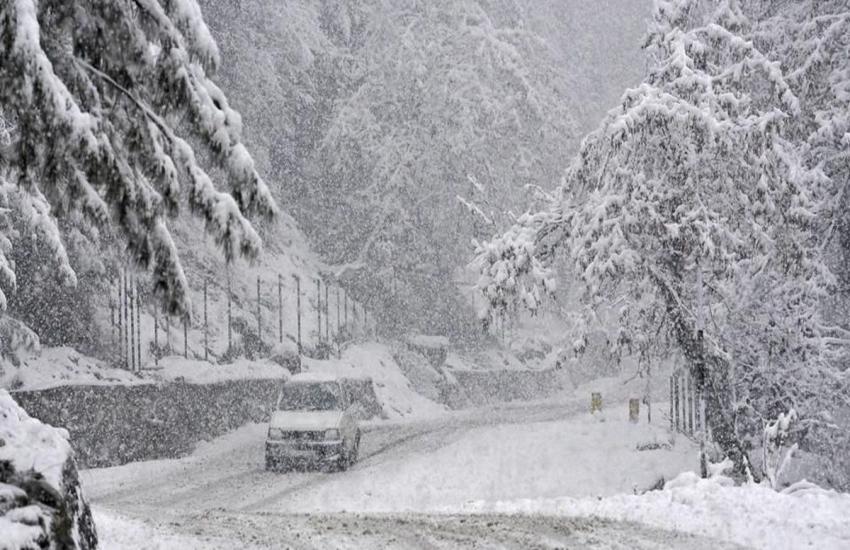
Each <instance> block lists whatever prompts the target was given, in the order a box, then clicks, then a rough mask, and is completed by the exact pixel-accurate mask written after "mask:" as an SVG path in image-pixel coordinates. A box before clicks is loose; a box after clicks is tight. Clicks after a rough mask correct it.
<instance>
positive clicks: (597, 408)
mask: <svg viewBox="0 0 850 550" xmlns="http://www.w3.org/2000/svg"><path fill="white" fill-rule="evenodd" d="M590 412H591V414H592V413H595V412H602V394H601V393H599V392H593V393H591V394H590Z"/></svg>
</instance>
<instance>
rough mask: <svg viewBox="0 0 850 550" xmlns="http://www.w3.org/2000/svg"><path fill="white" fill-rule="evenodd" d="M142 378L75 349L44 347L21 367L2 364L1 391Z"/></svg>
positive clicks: (126, 382) (138, 382) (118, 381)
mask: <svg viewBox="0 0 850 550" xmlns="http://www.w3.org/2000/svg"><path fill="white" fill-rule="evenodd" d="M144 382H145V381H144V380H142V379H141V378H140V377H139V376H137V375H135V374H133V373H131V372H129V371H126V370H123V369H114V368H111V367H109V366H107V365H106V364H105V363H103V362H102V361H98V360H97V359H94V358H91V357H86V356H85V355H82V354H80V353H79V352H77V351H75V350H74V349H72V348H68V347H58V348H43V349H42V350H41V353H40V354H33V355H30V356H29V357H27V358H25V359H24V360H23V361H22V363H21V365H20V366H19V367H15V366H13V365H11V364H9V363H7V362H3V361H0V388H6V389H10V390H15V389H27V390H38V389H44V388H52V387H55V386H68V385H103V384H140V383H144Z"/></svg>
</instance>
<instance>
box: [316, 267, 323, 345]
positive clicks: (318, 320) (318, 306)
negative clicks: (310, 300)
mask: <svg viewBox="0 0 850 550" xmlns="http://www.w3.org/2000/svg"><path fill="white" fill-rule="evenodd" d="M316 316H317V317H316V337H317V338H318V339H319V340H318V342H316V345H317V346H320V345H322V280H321V279H316Z"/></svg>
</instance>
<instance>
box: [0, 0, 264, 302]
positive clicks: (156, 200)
mask: <svg viewBox="0 0 850 550" xmlns="http://www.w3.org/2000/svg"><path fill="white" fill-rule="evenodd" d="M218 65H219V53H218V49H217V47H216V45H215V43H214V41H213V40H212V38H211V36H210V33H209V31H208V29H207V27H206V25H205V24H204V22H203V19H202V17H201V12H200V9H199V8H198V6H197V4H196V2H195V0H71V1H67V0H41V1H38V2H36V1H35V0H12V1H10V2H4V3H3V4H2V5H0V111H2V113H3V114H4V116H5V120H6V123H7V124H9V125H10V126H11V127H12V128H13V131H11V132H7V133H6V136H7V137H6V138H5V139H6V142H5V144H4V145H3V146H2V149H0V153H2V154H0V178H2V180H0V189H2V192H0V201H2V202H3V206H4V207H5V208H6V209H7V214H8V209H9V208H14V209H15V210H16V214H17V216H18V217H19V219H20V220H21V221H22V223H23V224H24V226H25V227H26V230H27V231H28V232H30V233H32V234H33V235H37V236H38V238H39V240H40V241H41V242H42V243H43V246H45V247H46V249H47V250H49V251H50V255H51V257H52V261H53V262H55V264H56V265H57V266H58V271H59V273H61V275H62V278H63V279H64V280H65V281H66V282H67V283H71V284H73V283H74V282H75V280H76V274H75V273H74V271H73V269H72V268H71V263H70V261H69V259H68V254H67V252H66V248H65V245H64V243H63V242H62V239H61V238H60V231H59V230H58V226H57V221H56V220H57V218H62V219H76V218H79V219H80V220H81V221H82V223H86V224H94V225H95V226H98V227H103V228H109V229H110V230H111V231H113V232H114V234H115V235H116V237H117V238H118V239H119V240H120V242H122V243H123V245H124V246H125V247H126V250H127V253H128V255H129V257H130V258H131V260H132V261H133V262H135V263H136V264H137V265H138V266H140V267H142V268H146V269H149V270H150V272H151V274H152V278H153V282H154V288H155V290H156V291H157V293H158V294H159V295H160V296H161V297H162V298H163V300H164V301H165V303H166V304H167V305H168V306H169V308H170V309H171V310H172V311H174V312H183V311H186V310H187V306H188V298H187V286H186V280H185V277H184V275H183V271H182V267H181V265H180V261H179V258H178V254H177V250H176V248H175V246H174V243H173V240H172V237H171V234H170V230H169V223H170V220H173V219H174V218H176V217H177V216H178V215H179V213H180V212H181V210H183V209H184V208H185V206H186V205H188V207H189V208H190V210H191V211H192V212H193V213H194V214H195V215H197V216H200V217H201V218H202V219H203V220H204V221H205V224H206V229H207V231H208V232H209V233H210V235H212V237H213V238H214V239H215V241H216V243H217V244H219V245H220V246H221V249H222V251H223V252H224V254H225V257H226V258H227V259H228V260H231V259H233V258H235V257H236V256H238V255H242V256H246V257H249V258H251V257H254V256H256V255H257V254H258V253H259V251H260V247H261V242H260V239H259V237H258V235H257V233H256V232H255V230H254V229H253V227H252V226H251V224H250V222H249V221H248V220H247V219H246V217H245V216H246V215H249V214H259V215H262V216H266V217H270V216H272V215H273V214H274V213H275V211H276V206H275V203H274V201H273V199H272V197H271V195H270V193H269V191H268V189H267V188H266V185H265V184H264V182H263V181H262V179H261V178H260V177H259V176H258V174H257V172H256V170H255V168H254V163H253V160H252V159H251V157H250V155H249V154H248V152H247V150H246V149H245V147H244V146H243V145H242V142H241V133H242V123H241V119H240V117H239V115H238V113H236V112H235V111H234V110H232V109H231V108H230V106H229V105H228V101H227V98H226V97H225V95H224V94H223V93H222V91H221V90H220V89H219V88H218V87H217V86H216V85H215V84H214V83H213V82H212V80H211V79H210V77H211V75H213V74H214V73H215V70H216V68H217V67H218ZM190 139H191V140H193V143H195V144H196V146H195V147H193V146H192V145H190V142H189V141H188V140H190ZM199 157H201V158H206V157H209V159H210V161H209V162H208V163H206V164H207V165H208V168H207V169H205V168H204V167H203V165H202V163H201V162H200V160H199ZM212 168H215V169H220V171H221V173H223V174H224V175H225V177H226V178H227V180H228V186H227V191H221V190H219V189H217V188H216V186H215V185H214V184H213V181H212V178H211V177H210V175H209V174H208V171H209V170H210V169H212ZM1 214H3V211H0V215H1ZM12 230H13V228H12V224H10V223H8V220H6V221H5V222H3V223H2V224H1V225H0V231H5V233H4V234H2V235H0V237H2V238H0V305H2V306H5V302H6V298H5V292H9V291H10V290H12V291H13V290H14V289H15V287H16V278H15V272H14V266H13V265H12V263H11V262H10V261H9V253H10V247H11V243H12V238H11V237H12V235H10V233H9V232H10V231H12Z"/></svg>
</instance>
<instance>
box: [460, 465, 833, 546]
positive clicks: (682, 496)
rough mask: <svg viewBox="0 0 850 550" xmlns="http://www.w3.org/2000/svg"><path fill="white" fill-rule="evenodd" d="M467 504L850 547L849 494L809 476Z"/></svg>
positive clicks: (728, 537) (753, 542) (689, 479)
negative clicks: (777, 486)
mask: <svg viewBox="0 0 850 550" xmlns="http://www.w3.org/2000/svg"><path fill="white" fill-rule="evenodd" d="M462 511H463V512H472V513H508V514H517V513H520V514H546V515H558V516H568V517H576V516H578V517H600V518H608V519H614V520H622V521H631V522H637V523H643V524H647V525H651V526H653V527H658V528H661V529H667V530H672V531H680V532H685V533H692V534H696V535H704V536H709V537H713V538H716V539H722V540H725V541H728V542H732V543H736V544H741V545H744V546H747V547H752V548H763V549H765V550H768V549H770V550H776V549H785V548H787V549H796V548H821V549H835V550H839V549H844V548H850V521H847V518H850V494H845V493H836V492H834V491H829V490H825V489H821V488H820V487H817V486H816V485H814V484H812V483H809V482H800V483H796V484H794V485H792V486H790V487H788V488H787V489H785V490H784V491H782V492H777V491H774V490H773V489H771V488H769V487H767V486H764V485H755V484H751V485H743V486H737V487H736V486H733V485H731V482H730V480H729V479H728V478H725V477H723V476H722V475H718V476H715V477H713V478H711V479H701V478H700V477H699V476H698V475H696V474H694V473H692V472H686V473H683V474H681V475H679V476H677V477H676V478H674V479H672V480H671V481H669V482H668V483H667V484H666V486H665V489H664V490H663V491H650V492H647V493H645V494H643V495H617V496H612V497H608V498H602V499H576V498H558V499H528V500H515V501H502V502H475V503H470V504H468V505H466V506H463V507H462Z"/></svg>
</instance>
